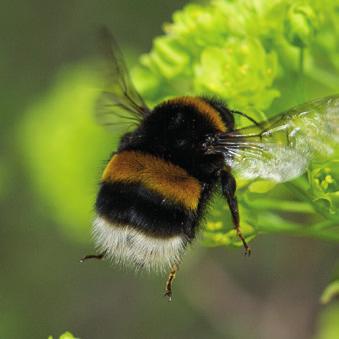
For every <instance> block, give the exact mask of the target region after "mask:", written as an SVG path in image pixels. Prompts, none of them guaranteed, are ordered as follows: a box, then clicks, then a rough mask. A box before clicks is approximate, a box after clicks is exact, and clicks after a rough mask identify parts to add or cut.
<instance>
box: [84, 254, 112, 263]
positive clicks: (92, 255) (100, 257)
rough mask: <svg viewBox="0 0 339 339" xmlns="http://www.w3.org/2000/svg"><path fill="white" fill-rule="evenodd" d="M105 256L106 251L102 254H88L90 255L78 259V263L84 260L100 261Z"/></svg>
mask: <svg viewBox="0 0 339 339" xmlns="http://www.w3.org/2000/svg"><path fill="white" fill-rule="evenodd" d="M105 254H106V251H105V252H102V253H101V254H97V255H96V254H90V255H86V256H84V257H83V258H81V259H80V262H81V263H82V262H84V261H85V260H88V259H97V260H101V259H103V258H104V256H105Z"/></svg>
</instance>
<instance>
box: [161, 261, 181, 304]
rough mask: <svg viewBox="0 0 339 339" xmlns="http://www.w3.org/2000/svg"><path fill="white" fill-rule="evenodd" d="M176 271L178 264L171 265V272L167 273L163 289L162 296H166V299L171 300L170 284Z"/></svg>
mask: <svg viewBox="0 0 339 339" xmlns="http://www.w3.org/2000/svg"><path fill="white" fill-rule="evenodd" d="M177 271H178V266H177V265H173V267H172V269H171V272H170V273H169V274H168V278H167V282H166V289H165V294H164V296H165V297H167V298H168V301H172V284H173V280H174V279H175V276H176V274H177Z"/></svg>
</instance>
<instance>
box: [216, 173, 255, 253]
mask: <svg viewBox="0 0 339 339" xmlns="http://www.w3.org/2000/svg"><path fill="white" fill-rule="evenodd" d="M221 188H222V193H223V195H224V197H225V198H226V200H227V203H228V206H229V208H230V210H231V214H232V220H233V225H234V228H235V231H236V232H237V236H238V237H239V239H240V240H241V241H242V243H243V245H244V248H245V255H250V254H251V248H250V247H249V246H248V245H247V242H246V240H245V238H244V236H243V235H242V233H241V230H240V219H239V210H238V201H237V197H236V196H235V191H236V189H237V184H236V182H235V179H234V177H233V175H232V174H231V173H230V172H227V171H222V172H221Z"/></svg>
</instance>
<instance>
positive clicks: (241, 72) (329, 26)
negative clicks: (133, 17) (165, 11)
mask: <svg viewBox="0 0 339 339" xmlns="http://www.w3.org/2000/svg"><path fill="white" fill-rule="evenodd" d="M338 21H339V15H338V11H337V10H336V8H335V1H327V3H326V5H325V4H322V3H321V2H320V1H314V0H313V1H310V0H309V1H302V2H291V1H283V0H278V1H266V0H256V1H247V0H241V1H227V0H214V1H212V2H211V3H210V4H209V5H206V6H202V5H195V4H189V5H187V6H186V7H185V8H184V9H183V10H181V11H178V12H176V13H174V15H173V23H171V24H166V25H165V26H164V30H165V33H166V34H165V35H163V36H161V37H158V38H156V39H155V41H154V45H153V49H152V50H151V52H150V53H149V54H146V55H144V56H142V58H141V60H140V66H139V67H137V68H136V69H135V70H134V72H133V75H134V79H135V81H136V83H137V87H138V88H139V89H140V91H141V92H142V93H143V94H144V95H145V96H146V98H148V100H149V101H150V102H158V101H159V100H162V99H165V98H166V97H170V96H175V95H183V94H201V93H202V94H210V95H217V96H219V97H221V98H223V99H225V100H226V101H227V102H228V104H229V105H230V106H231V107H233V108H236V109H242V110H246V111H261V110H265V109H267V108H269V107H270V105H271V104H272V101H273V100H274V99H275V98H277V97H278V96H279V95H281V93H282V90H283V88H282V86H280V84H279V82H278V81H279V79H284V78H288V77H289V73H290V72H295V71H296V70H298V69H299V67H300V60H299V59H300V50H301V49H304V48H306V47H309V48H310V51H311V53H309V54H308V60H307V62H308V65H311V64H312V65H313V64H315V63H316V60H317V59H318V55H317V54H318V53H313V50H314V51H316V52H319V44H323V47H324V48H326V52H327V53H326V55H325V54H323V55H322V57H321V59H327V60H326V62H328V63H333V64H334V66H335V67H337V66H338V58H335V57H333V58H332V56H333V53H337V52H338V50H337V49H338V34H337V35H336V36H335V32H337V30H338ZM330 32H333V34H331V33H330ZM317 34H318V35H317ZM313 56H314V57H313ZM320 61H322V63H323V60H320ZM254 114H255V113H254Z"/></svg>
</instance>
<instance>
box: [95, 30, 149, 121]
mask: <svg viewBox="0 0 339 339" xmlns="http://www.w3.org/2000/svg"><path fill="white" fill-rule="evenodd" d="M99 34H100V40H99V41H100V44H101V50H102V51H103V53H104V57H105V60H104V75H105V86H104V89H103V91H102V93H101V95H100V96H99V98H98V100H97V103H96V118H97V121H98V122H99V123H100V124H103V125H107V126H114V125H115V124H131V123H138V122H140V121H141V120H142V119H144V118H145V117H146V116H147V115H148V114H149V113H150V109H149V108H148V107H147V106H146V104H145V102H144V100H143V99H142V97H141V96H140V94H139V93H138V91H137V90H136V89H135V87H134V85H133V82H132V80H131V78H130V75H129V72H128V69H127V67H126V64H125V62H124V58H123V55H122V53H121V51H120V48H119V46H118V44H117V42H116V41H115V39H114V37H113V36H112V35H111V33H110V32H109V30H108V29H107V28H102V29H101V30H100V32H99Z"/></svg>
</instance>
